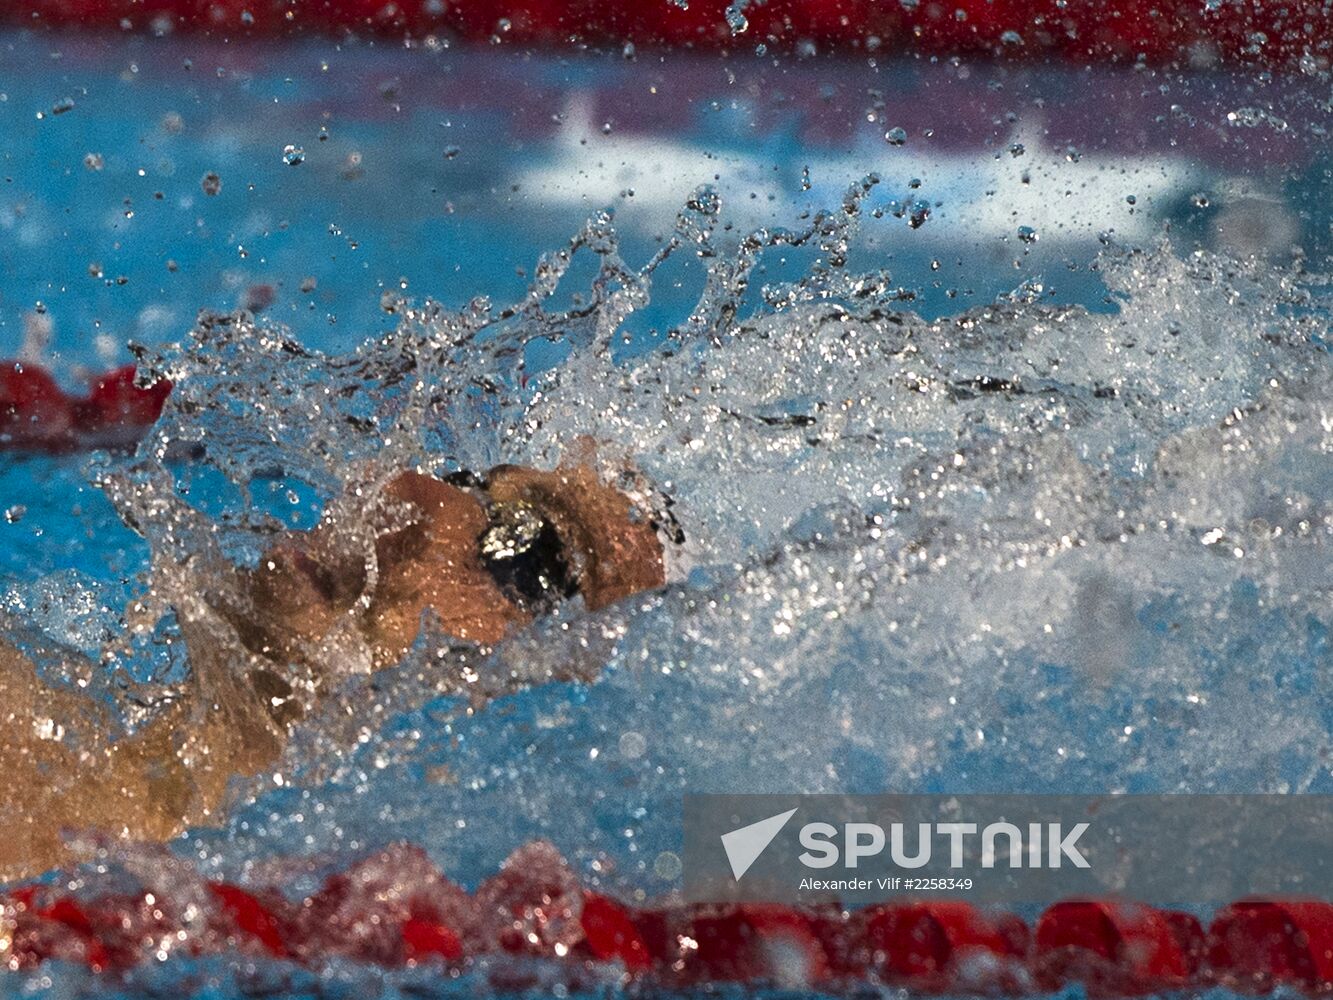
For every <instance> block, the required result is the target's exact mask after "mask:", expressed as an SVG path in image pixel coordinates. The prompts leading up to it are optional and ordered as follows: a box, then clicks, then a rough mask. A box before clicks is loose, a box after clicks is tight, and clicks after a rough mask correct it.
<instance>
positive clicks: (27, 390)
mask: <svg viewBox="0 0 1333 1000" xmlns="http://www.w3.org/2000/svg"><path fill="white" fill-rule="evenodd" d="M134 377H135V370H134V366H133V365H127V366H126V367H124V368H117V369H116V370H115V371H112V372H108V373H107V374H105V375H101V376H99V377H97V378H96V379H94V380H93V382H92V384H91V386H90V387H89V392H88V395H87V396H70V395H68V394H67V393H65V392H64V390H62V389H61V388H60V386H58V385H57V384H56V381H55V379H53V378H52V377H51V375H50V373H49V372H47V371H46V370H45V369H43V368H42V367H41V366H39V365H34V364H28V363H26V362H22V361H0V450H4V451H27V452H41V453H46V454H61V453H64V452H70V451H79V450H84V449H91V448H132V447H133V446H134V445H135V444H136V443H138V441H139V440H140V439H141V438H142V437H143V436H144V434H145V433H146V432H147V430H148V428H149V427H151V426H152V425H153V423H154V422H155V421H156V420H157V418H158V417H159V416H160V415H161V413H162V407H163V406H164V405H166V401H167V396H168V395H170V394H171V383H170V382H169V381H167V380H166V379H161V380H159V381H157V382H154V383H152V384H151V385H149V386H146V387H140V386H138V385H136V384H135V381H134Z"/></svg>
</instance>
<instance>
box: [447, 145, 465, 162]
mask: <svg viewBox="0 0 1333 1000" xmlns="http://www.w3.org/2000/svg"><path fill="white" fill-rule="evenodd" d="M461 152H462V150H461V149H459V148H458V147H457V146H445V147H444V158H445V159H446V160H453V159H456V158H457V157H458V154H459V153H461Z"/></svg>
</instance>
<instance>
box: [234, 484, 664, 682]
mask: <svg viewBox="0 0 1333 1000" xmlns="http://www.w3.org/2000/svg"><path fill="white" fill-rule="evenodd" d="M384 500H385V501H387V503H386V504H385V505H384V507H383V509H382V510H381V511H380V512H379V513H378V514H372V515H370V516H371V518H372V521H374V520H379V521H381V522H382V524H380V525H377V526H376V525H372V526H373V527H375V531H374V534H375V539H376V540H375V558H374V560H373V564H374V566H375V569H376V575H375V578H374V579H373V581H372V580H370V579H368V578H367V570H366V562H367V560H365V559H364V558H356V557H354V556H352V555H349V554H348V552H349V549H348V547H347V546H346V545H344V544H339V542H340V538H339V535H340V528H339V525H338V524H337V522H336V521H333V520H329V519H326V521H325V522H322V523H321V525H320V526H319V527H318V528H316V529H315V530H314V531H311V532H306V533H297V534H292V535H289V536H287V537H286V538H285V539H284V541H283V542H282V543H280V544H279V545H277V546H275V547H274V548H273V549H271V550H270V552H269V553H268V554H267V555H266V557H265V559H263V560H261V564H260V566H259V567H258V569H257V570H255V571H253V573H252V574H250V582H249V586H248V588H247V589H248V591H249V594H250V600H249V601H247V602H246V603H247V604H248V605H249V607H248V608H247V609H246V612H247V613H246V615H245V616H243V617H244V619H245V620H240V621H238V620H237V616H236V615H235V614H230V615H229V617H230V618H232V620H233V622H234V623H235V624H236V626H237V630H238V633H239V634H240V635H241V637H242V640H243V641H244V642H245V644H246V646H247V647H248V648H249V649H251V650H252V651H253V652H257V653H260V654H261V655H264V656H267V657H269V658H271V659H277V660H285V659H289V658H293V657H299V655H300V653H299V650H300V649H302V648H309V646H310V645H311V642H312V641H314V642H318V641H319V640H320V639H322V638H323V637H324V635H326V634H327V633H329V632H330V631H332V630H333V629H334V628H335V627H340V626H341V627H346V626H347V624H348V623H349V620H350V621H351V623H352V624H354V629H355V632H357V633H359V634H360V635H361V636H362V637H363V638H364V640H365V641H366V642H367V644H368V646H369V649H370V653H371V656H372V658H373V661H374V663H375V665H377V666H387V665H390V664H392V663H395V662H397V661H398V660H399V659H401V658H402V656H403V655H404V654H405V653H406V652H407V650H408V649H409V648H410V647H411V645H412V643H413V642H414V641H415V639H416V636H417V633H418V631H419V629H420V624H421V618H422V615H423V613H424V612H425V611H426V610H428V609H429V610H430V611H431V612H432V614H433V615H434V617H435V619H436V620H437V621H438V622H439V625H440V627H441V628H442V629H443V630H444V631H445V632H446V633H448V634H449V635H452V636H455V637H457V638H460V639H466V640H471V641H474V642H479V643H494V642H498V641H500V640H501V639H503V638H504V637H505V636H507V635H509V634H510V633H512V632H513V631H514V630H515V629H517V628H520V627H522V626H523V625H526V624H527V623H528V622H530V621H532V620H533V619H534V618H536V617H539V616H541V615H544V614H547V613H549V612H550V611H551V610H552V608H554V607H555V605H556V604H558V603H559V602H561V601H565V600H569V599H571V598H574V597H575V596H576V595H577V596H580V597H581V598H582V600H583V602H584V604H585V605H586V606H587V607H588V608H589V609H590V610H596V609H599V608H602V607H605V606H606V605H608V604H612V603H614V602H615V601H619V600H622V599H624V598H626V597H628V596H630V595H632V594H635V593H638V592H640V591H644V590H650V589H653V588H656V587H660V586H662V585H663V583H664V582H665V567H664V558H663V555H664V554H663V544H662V542H661V541H660V540H659V539H658V537H657V530H656V526H655V522H654V520H653V519H652V518H651V517H650V516H649V515H648V512H647V511H644V510H642V509H640V507H639V506H638V505H637V504H636V502H635V501H634V500H632V499H631V498H630V497H629V496H627V495H626V494H624V493H622V492H621V491H619V490H617V489H615V488H614V487H612V486H609V485H607V484H606V483H603V482H602V481H601V480H600V479H599V478H598V476H597V474H596V473H595V472H594V471H593V470H592V469H591V468H589V467H587V466H582V465H581V466H574V467H566V468H560V469H557V470H555V471H551V472H541V471H537V470H534V469H528V468H522V467H519V466H499V467H497V468H495V469H492V470H491V471H490V472H489V473H487V474H486V475H485V476H476V475H473V474H470V473H460V474H455V475H453V476H450V477H448V479H447V480H443V479H437V478H435V477H432V476H426V475H422V474H420V473H415V472H407V473H401V474H399V475H398V476H396V477H394V478H393V479H392V480H391V481H390V482H389V484H388V485H387V487H386V488H385V490H384Z"/></svg>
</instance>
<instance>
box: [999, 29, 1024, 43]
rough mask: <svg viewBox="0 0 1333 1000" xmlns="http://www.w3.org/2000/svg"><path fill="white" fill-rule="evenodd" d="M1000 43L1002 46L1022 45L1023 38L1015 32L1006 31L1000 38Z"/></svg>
mask: <svg viewBox="0 0 1333 1000" xmlns="http://www.w3.org/2000/svg"><path fill="white" fill-rule="evenodd" d="M1000 43H1001V44H1002V45H1022V44H1023V36H1022V35H1020V34H1019V33H1018V32H1017V31H1006V32H1005V33H1004V34H1002V35H1001V36H1000Z"/></svg>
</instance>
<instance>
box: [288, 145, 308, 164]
mask: <svg viewBox="0 0 1333 1000" xmlns="http://www.w3.org/2000/svg"><path fill="white" fill-rule="evenodd" d="M282 162H283V163H285V164H287V166H289V167H296V166H300V165H301V164H302V163H304V162H305V150H304V149H302V148H301V147H300V146H293V145H292V144H291V143H288V144H287V145H285V146H283V147H282Z"/></svg>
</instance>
